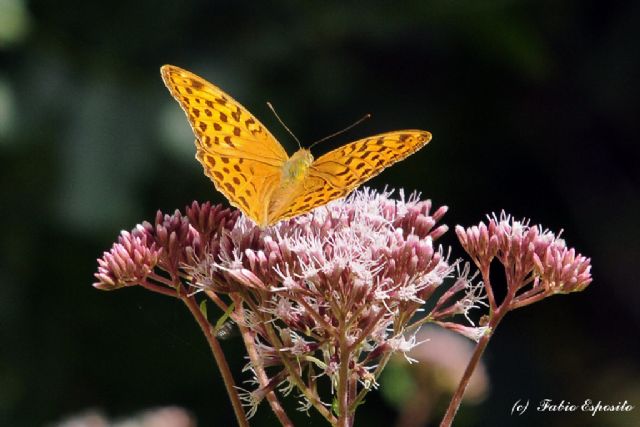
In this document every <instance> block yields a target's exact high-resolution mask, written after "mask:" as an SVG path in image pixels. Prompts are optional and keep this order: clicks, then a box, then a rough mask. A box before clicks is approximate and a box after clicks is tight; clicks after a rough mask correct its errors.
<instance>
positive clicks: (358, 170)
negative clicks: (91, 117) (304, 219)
mask: <svg viewBox="0 0 640 427" xmlns="http://www.w3.org/2000/svg"><path fill="white" fill-rule="evenodd" d="M160 71H161V74H162V79H163V81H164V84H165V85H166V86H167V88H168V89H169V91H170V92H171V95H173V97H174V98H175V99H176V101H178V103H179V104H180V106H181V107H182V109H183V110H184V111H185V113H186V114H187V118H188V119H189V123H190V124H191V128H192V129H193V132H194V133H195V135H196V141H195V143H196V148H197V153H196V158H197V159H198V161H199V162H200V163H202V166H203V167H204V173H205V174H206V175H207V176H208V177H209V178H211V181H213V184H214V185H215V187H216V188H217V189H218V191H220V192H221V193H222V194H224V195H225V196H226V197H227V199H229V202H231V204H232V205H234V206H236V207H238V208H239V209H240V210H241V211H242V212H243V213H244V214H245V215H246V216H248V217H249V218H251V219H252V220H253V221H254V222H255V223H257V224H258V225H259V226H261V227H265V226H267V225H271V224H274V223H276V222H278V221H280V220H283V219H286V218H291V217H294V216H297V215H300V214H304V213H306V212H309V211H310V210H312V209H313V208H316V207H318V206H322V205H325V204H327V203H329V202H330V201H332V200H335V199H338V198H340V197H344V196H346V195H347V194H349V193H350V192H351V191H352V190H354V189H355V188H356V187H358V186H359V185H360V184H362V183H364V182H365V181H367V180H369V179H371V178H372V177H374V176H376V175H378V174H379V173H380V172H382V171H383V170H384V169H385V168H386V167H388V166H390V165H392V164H394V163H396V162H398V161H400V160H403V159H404V158H406V157H407V156H409V155H410V154H412V153H415V152H416V151H417V150H419V149H420V148H422V147H423V146H425V145H426V144H427V143H428V142H429V141H430V140H431V133H429V132H427V131H422V130H401V131H395V132H388V133H384V134H380V135H375V136H371V137H369V138H364V139H360V140H358V141H355V142H351V143H349V144H347V145H344V146H342V147H340V148H337V149H335V150H333V151H330V152H329V153H327V154H325V155H323V156H320V157H319V158H318V159H315V160H314V158H313V156H312V155H311V152H310V151H309V150H308V149H304V148H301V149H300V150H298V151H297V152H295V153H294V154H293V155H292V156H291V157H289V156H288V155H287V152H286V151H285V150H284V148H283V147H282V145H280V143H279V142H278V141H277V140H276V139H275V138H274V137H273V135H271V133H270V132H269V131H268V130H267V128H265V127H264V125H263V124H262V123H260V122H259V121H258V119H256V118H255V117H254V116H253V115H252V114H251V113H249V112H248V111H247V110H246V109H245V108H244V107H243V106H242V105H240V104H239V103H238V102H237V101H235V100H234V99H233V98H231V97H230V96H229V95H227V94H226V93H224V92H223V91H222V90H221V89H220V88H218V87H217V86H214V85H213V84H211V83H209V82H207V81H206V80H204V79H203V78H201V77H198V76H197V75H195V74H193V73H191V72H189V71H187V70H183V69H181V68H178V67H175V66H173V65H165V66H163V67H162V68H161V69H160Z"/></svg>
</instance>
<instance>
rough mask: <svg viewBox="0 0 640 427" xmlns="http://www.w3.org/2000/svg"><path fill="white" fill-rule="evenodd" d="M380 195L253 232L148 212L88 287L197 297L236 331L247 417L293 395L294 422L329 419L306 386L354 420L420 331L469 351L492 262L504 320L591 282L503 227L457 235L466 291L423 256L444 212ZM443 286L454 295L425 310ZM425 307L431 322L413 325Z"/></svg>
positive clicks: (240, 220) (573, 261)
mask: <svg viewBox="0 0 640 427" xmlns="http://www.w3.org/2000/svg"><path fill="white" fill-rule="evenodd" d="M390 195H391V193H390V192H383V193H377V192H375V191H371V190H368V189H363V190H359V191H356V192H354V193H353V194H352V195H351V196H350V197H348V198H347V199H344V200H339V201H335V202H332V203H330V204H328V205H327V206H323V207H321V208H318V209H316V210H314V211H312V212H311V213H309V214H306V215H302V216H298V217H296V218H293V219H290V220H287V221H282V222H280V223H278V224H276V225H274V226H272V227H267V228H264V229H261V228H259V227H257V226H256V225H255V224H253V223H252V222H251V221H250V220H249V219H248V218H246V217H244V216H241V215H240V214H239V212H238V211H235V210H230V209H225V208H223V207H222V206H220V205H218V206H212V205H211V204H210V203H205V204H198V203H196V202H194V203H193V204H192V205H191V206H189V207H187V208H186V210H185V213H184V214H183V213H181V212H179V211H176V212H175V213H174V214H173V215H163V214H162V213H161V212H158V214H157V215H156V218H155V221H154V223H153V224H151V223H148V222H144V223H143V224H141V225H138V226H137V227H136V228H134V229H133V230H132V231H131V232H125V231H123V232H122V233H121V235H120V237H119V239H118V242H117V243H115V244H114V245H113V247H112V248H111V249H110V250H109V251H107V252H105V253H104V255H103V257H102V258H101V259H99V260H98V265H99V266H98V272H97V273H96V274H95V277H96V278H97V282H96V283H94V286H95V287H96V288H99V289H104V290H113V289H118V288H121V287H126V286H132V285H140V286H143V287H145V288H147V289H150V290H153V291H156V292H160V293H163V294H166V295H170V296H174V297H179V298H182V299H183V300H185V298H187V299H188V300H189V301H190V302H189V301H187V302H189V304H190V306H191V307H192V308H193V307H194V306H197V305H196V304H195V302H194V301H195V300H194V299H193V298H194V297H195V296H196V295H198V294H200V295H202V294H204V295H205V296H206V297H208V298H209V299H210V300H211V301H213V302H214V303H215V304H217V305H218V306H219V307H220V308H221V309H222V311H225V312H226V313H227V315H229V316H230V317H231V319H233V320H234V321H235V322H236V323H237V324H238V326H239V328H240V330H241V333H242V337H243V339H244V342H245V346H246V347H247V350H248V355H249V364H248V370H250V371H251V372H252V373H253V374H254V378H253V381H254V382H255V383H257V384H258V386H257V387H256V388H255V389H254V390H252V391H247V392H246V393H245V394H244V395H243V396H241V398H242V400H243V401H244V402H245V403H246V404H247V405H248V406H249V407H250V409H249V413H248V415H249V416H251V415H252V414H253V413H254V412H255V410H256V408H257V405H258V404H259V403H260V401H261V400H262V399H263V398H264V397H265V396H266V395H267V393H271V392H272V391H274V390H277V389H279V390H280V391H281V392H284V393H285V394H286V393H288V392H290V391H291V390H294V389H296V390H297V391H298V393H299V397H300V399H301V400H300V401H301V404H302V409H303V410H306V409H308V408H309V407H310V406H315V407H316V409H318V410H319V411H320V412H321V413H323V415H325V417H326V418H327V419H331V417H332V416H333V415H332V414H331V412H330V411H328V410H327V409H326V408H327V407H330V406H331V402H332V397H331V396H329V398H327V397H326V396H321V395H320V391H319V390H321V389H322V388H320V389H319V388H318V387H317V383H318V381H319V380H320V379H322V378H324V379H326V380H327V383H328V384H329V385H330V389H331V392H332V395H335V394H337V395H339V396H342V397H341V399H342V400H341V402H340V405H342V406H341V407H342V408H343V410H346V408H355V407H356V406H357V405H358V404H359V402H361V401H362V398H363V397H364V394H365V393H366V391H367V390H369V389H370V388H371V387H376V386H377V382H376V379H377V377H378V375H379V374H380V371H381V369H382V368H383V367H384V365H385V363H386V362H387V361H388V360H389V357H390V356H391V354H392V353H395V352H400V353H402V354H404V355H405V357H407V359H408V360H410V361H412V359H410V358H409V357H408V356H407V353H408V352H410V350H411V349H412V348H413V347H415V346H416V345H418V344H420V343H418V342H416V341H417V340H416V333H417V332H418V328H419V326H420V325H422V324H424V323H427V322H432V323H435V324H438V325H440V326H442V327H445V328H447V329H450V330H453V331H455V332H457V333H459V334H461V335H464V336H466V337H469V338H472V339H474V340H476V341H478V340H480V339H481V338H482V337H483V336H485V335H486V333H487V331H488V327H487V326H486V325H483V326H480V327H476V326H474V325H473V324H471V326H466V325H463V324H460V323H458V322H453V321H452V320H453V318H454V316H457V315H463V316H465V317H466V318H467V319H468V320H469V317H468V313H469V311H470V310H472V309H474V308H479V307H480V306H483V305H484V306H486V305H489V306H490V307H491V308H492V312H494V311H495V309H496V308H497V307H498V306H499V304H498V303H497V302H496V301H495V297H494V293H493V289H492V287H491V283H490V275H489V271H490V266H491V264H492V263H493V262H494V260H497V261H498V262H499V263H500V264H502V266H503V267H504V269H505V272H506V278H507V287H508V292H507V297H506V298H505V302H506V304H507V306H508V307H507V310H505V312H506V311H508V310H510V309H512V308H517V307H520V306H523V305H527V304H530V303H532V302H535V301H537V300H540V299H542V298H544V297H546V296H549V295H551V294H555V293H566V292H573V291H579V290H582V289H584V288H585V287H586V286H587V285H588V284H589V283H590V282H591V275H590V260H589V259H588V258H585V257H584V256H582V255H580V254H577V253H576V252H575V250H573V249H569V248H567V247H566V245H565V242H564V240H562V239H559V238H558V237H556V236H555V235H554V234H553V233H551V232H549V231H543V230H542V228H540V227H539V226H529V225H528V223H526V222H521V221H516V220H513V219H512V218H511V217H510V216H507V215H505V214H502V215H501V216H500V217H499V218H498V217H495V216H493V217H490V218H489V223H488V224H486V225H485V224H484V223H483V222H481V223H480V224H479V225H478V226H473V227H470V228H466V229H465V228H463V227H461V226H457V227H456V234H457V236H458V238H459V240H460V242H461V244H462V246H463V247H464V249H465V251H466V252H467V253H468V254H469V256H470V257H471V259H472V260H473V262H474V263H475V265H476V266H477V267H478V269H479V271H480V273H481V275H482V282H479V283H475V284H474V283H473V282H474V278H475V275H470V268H469V265H468V264H467V265H465V266H464V267H462V268H461V264H460V263H459V261H455V262H453V263H450V262H449V261H448V259H447V258H448V257H447V256H446V255H445V253H444V252H443V250H442V248H441V247H436V246H435V243H434V242H436V241H437V240H438V239H439V238H440V237H441V236H442V235H443V234H444V233H445V232H446V231H447V226H446V225H439V224H438V222H439V221H440V220H441V219H442V217H443V216H444V214H445V213H446V211H447V208H446V207H440V208H438V209H433V207H432V204H431V202H430V201H429V200H419V199H418V197H417V196H416V195H412V196H410V197H409V198H405V197H404V195H403V194H402V193H400V197H399V198H398V199H392V198H390ZM453 275H455V276H456V279H455V281H454V283H453V285H452V286H450V287H449V288H448V289H447V290H446V291H445V292H441V293H439V296H438V298H437V299H435V300H432V297H433V296H434V292H435V291H436V290H437V289H438V288H439V286H440V285H441V284H442V283H443V281H444V280H445V278H447V277H449V276H453ZM200 292H201V293H200ZM185 296H186V297H185ZM487 300H488V304H487V303H486V302H485V301H487ZM428 301H430V302H432V304H431V307H432V308H431V309H430V310H429V311H427V312H425V313H424V314H423V315H422V316H420V319H418V320H416V319H415V315H416V313H418V311H419V310H421V309H422V308H423V306H424V305H425V303H426V302H428ZM497 321H499V319H496V322H497ZM205 322H206V319H205ZM412 322H413V323H412ZM495 324H497V323H495ZM495 324H493V325H494V326H495ZM205 329H207V328H205ZM323 411H324V412H323Z"/></svg>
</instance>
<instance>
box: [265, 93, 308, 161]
mask: <svg viewBox="0 0 640 427" xmlns="http://www.w3.org/2000/svg"><path fill="white" fill-rule="evenodd" d="M267 106H268V107H269V109H270V110H271V111H273V114H274V115H275V116H276V119H278V121H279V122H280V124H281V125H282V127H284V128H285V129H286V130H287V132H289V134H290V135H291V136H292V137H293V139H295V140H296V142H297V143H298V147H300V148H301V149H302V144H300V140H299V139H298V137H297V136H295V135H294V134H293V132H291V129H289V128H288V127H287V125H285V124H284V122H283V121H282V119H281V118H280V116H279V115H278V113H276V109H275V108H273V105H271V103H270V102H268V101H267Z"/></svg>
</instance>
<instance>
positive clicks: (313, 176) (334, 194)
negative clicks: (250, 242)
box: [269, 130, 431, 223]
mask: <svg viewBox="0 0 640 427" xmlns="http://www.w3.org/2000/svg"><path fill="white" fill-rule="evenodd" d="M430 140H431V133H429V132H427V131H422V130H401V131H395V132H388V133H384V134H380V135H375V136H371V137H369V138H364V139H360V140H358V141H355V142H352V143H350V144H347V145H344V146H342V147H340V148H337V149H335V150H333V151H330V152H328V153H327V154H324V155H323V156H321V157H319V158H318V159H316V160H315V161H314V162H313V164H312V165H311V167H310V169H309V173H308V175H307V178H306V179H305V180H304V181H303V182H302V183H301V185H300V186H299V187H298V189H297V193H298V194H296V195H295V196H293V197H292V200H291V202H290V203H289V204H288V205H287V206H286V207H284V208H282V209H280V210H279V211H277V212H269V222H270V223H273V222H276V221H278V220H280V219H285V218H290V217H293V216H296V215H300V214H303V213H305V212H308V211H310V210H311V209H313V208H316V207H318V206H322V205H324V204H327V203H329V202H330V201H332V200H335V199H338V198H341V197H344V196H346V195H347V194H349V193H350V192H351V191H353V190H354V189H355V188H356V187H358V186H359V185H361V184H363V183H364V182H366V181H368V180H369V179H371V178H373V177H374V176H376V175H378V174H379V173H380V172H382V171H383V170H384V169H385V168H387V167H389V166H391V165H392V164H394V163H396V162H399V161H400V160H403V159H405V158H406V157H407V156H409V155H411V154H413V153H415V152H416V151H418V150H419V149H420V148H422V147H424V146H425V145H426V144H427V143H428V142H429V141H430Z"/></svg>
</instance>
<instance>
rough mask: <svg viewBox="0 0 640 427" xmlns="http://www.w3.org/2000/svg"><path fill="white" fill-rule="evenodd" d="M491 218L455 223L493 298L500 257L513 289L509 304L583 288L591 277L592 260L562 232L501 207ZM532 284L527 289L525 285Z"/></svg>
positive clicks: (536, 299)
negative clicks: (494, 268)
mask: <svg viewBox="0 0 640 427" xmlns="http://www.w3.org/2000/svg"><path fill="white" fill-rule="evenodd" d="M488 218H489V223H488V224H485V223H484V222H480V224H479V225H477V226H472V227H468V228H464V227H462V226H459V225H458V226H456V228H455V231H456V235H457V236H458V240H459V241H460V243H461V244H462V247H463V248H464V249H465V251H466V252H467V254H469V256H470V257H471V259H472V260H473V262H474V263H475V264H476V266H477V267H478V269H479V270H480V272H481V273H482V276H483V279H484V284H485V289H486V291H487V294H489V299H490V301H491V299H492V297H493V292H492V290H491V285H490V282H489V269H490V265H491V263H492V262H493V261H494V260H495V259H497V260H498V262H499V263H500V264H502V265H503V267H504V269H505V273H506V279H507V287H508V288H509V290H510V292H511V294H512V300H511V301H510V304H511V308H516V307H520V306H523V305H528V304H530V303H532V302H535V301H538V300H540V299H542V298H545V297H547V296H550V295H553V294H557V293H568V292H576V291H581V290H583V289H585V288H586V287H587V286H588V285H589V283H591V281H592V277H591V260H590V259H589V258H587V257H585V256H583V255H581V254H579V253H577V252H576V251H575V249H573V248H567V247H566V243H565V241H564V240H563V239H561V238H560V237H559V236H556V235H555V234H554V233H552V232H551V231H549V230H546V229H544V228H543V227H542V226H540V225H534V226H531V225H529V221H528V220H522V221H518V220H515V219H514V218H513V217H511V215H507V214H506V213H505V212H502V213H501V214H500V216H499V217H498V216H496V215H495V214H494V215H492V216H489V217H488ZM527 287H529V289H527Z"/></svg>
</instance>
